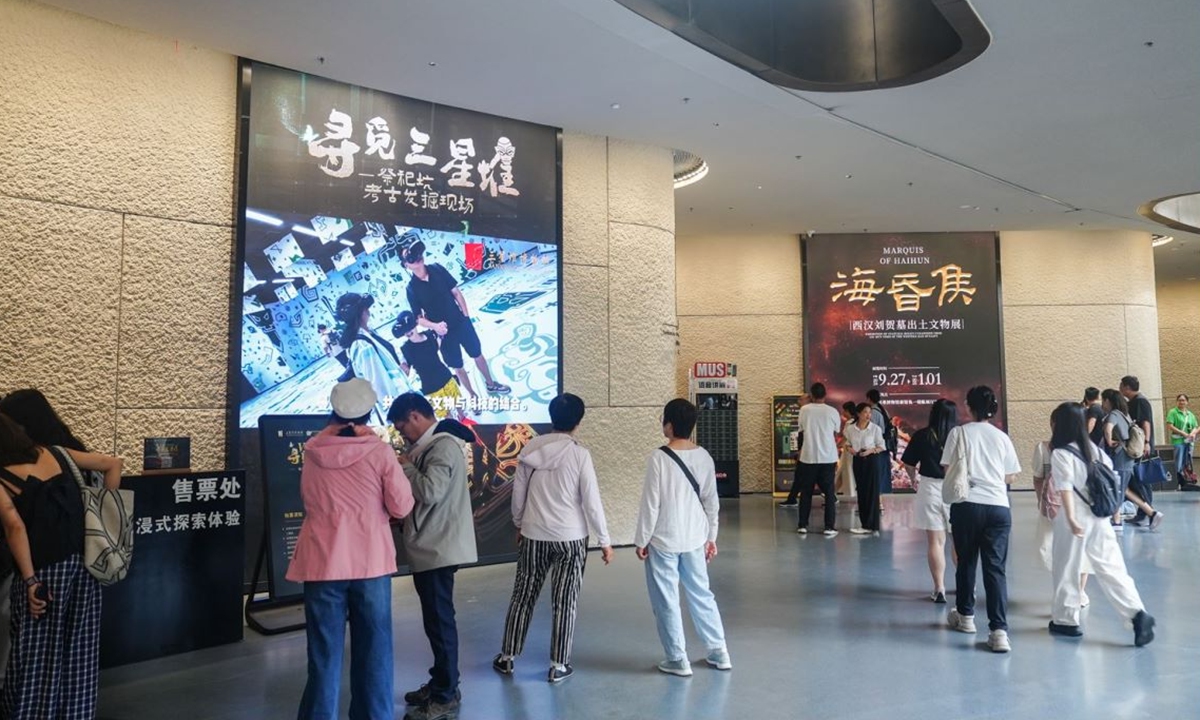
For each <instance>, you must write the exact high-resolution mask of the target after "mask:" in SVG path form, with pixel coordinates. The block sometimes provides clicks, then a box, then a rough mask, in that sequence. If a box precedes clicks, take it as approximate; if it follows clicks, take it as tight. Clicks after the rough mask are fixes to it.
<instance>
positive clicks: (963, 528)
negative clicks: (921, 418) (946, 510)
mask: <svg viewBox="0 0 1200 720" xmlns="http://www.w3.org/2000/svg"><path fill="white" fill-rule="evenodd" d="M967 408H968V409H970V411H971V420H972V421H971V422H969V423H967V424H965V425H960V426H958V427H956V428H954V429H953V430H951V431H950V434H949V437H947V438H946V447H945V448H944V449H943V450H942V465H943V467H947V468H948V467H950V466H951V465H952V464H957V463H960V462H962V463H966V466H965V468H964V470H965V472H966V474H967V478H968V480H969V481H970V489H969V490H968V492H967V497H966V499H965V500H964V501H962V502H956V503H954V504H953V505H951V506H950V525H951V534H952V536H953V537H954V549H955V552H957V553H958V567H957V569H956V570H955V573H954V581H955V582H954V584H955V590H956V592H957V595H956V597H955V599H954V603H955V606H954V608H953V609H952V610H951V611H950V613H949V615H948V616H947V618H946V621H947V623H948V624H949V625H950V628H951V629H952V630H956V631H958V632H961V633H969V634H971V635H974V634H975V569H976V567H977V566H978V565H979V564H980V560H982V561H983V563H982V564H983V591H984V593H985V594H986V595H987V614H988V629H989V630H990V633H989V634H988V640H987V644H988V647H989V648H991V650H992V652H998V653H1006V652H1009V651H1010V650H1012V646H1011V645H1010V644H1009V639H1008V580H1007V577H1006V576H1005V564H1006V563H1007V562H1008V538H1009V535H1010V534H1011V532H1012V511H1011V510H1010V509H1009V502H1008V485H1009V484H1010V483H1011V482H1012V479H1013V477H1014V476H1015V475H1016V474H1017V473H1019V472H1021V463H1020V461H1018V460H1017V451H1016V449H1015V448H1014V447H1013V444H1012V440H1011V439H1009V437H1008V435H1006V434H1005V433H1004V431H1003V430H1001V429H1000V428H997V427H996V426H994V425H992V424H991V422H990V420H991V419H992V418H994V417H995V416H996V413H997V412H998V411H999V410H1000V403H999V402H997V401H996V393H995V392H994V391H993V390H992V389H991V388H990V387H987V386H986V385H979V386H976V387H973V388H971V389H970V391H968V392H967Z"/></svg>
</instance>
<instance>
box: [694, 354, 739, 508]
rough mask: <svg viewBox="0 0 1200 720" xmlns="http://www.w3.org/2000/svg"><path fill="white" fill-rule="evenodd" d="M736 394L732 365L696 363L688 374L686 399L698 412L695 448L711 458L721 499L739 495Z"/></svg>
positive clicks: (735, 376) (735, 371) (735, 374)
mask: <svg viewBox="0 0 1200 720" xmlns="http://www.w3.org/2000/svg"><path fill="white" fill-rule="evenodd" d="M737 391H738V386H737V365H734V364H732V363H725V362H698V363H696V364H695V365H694V366H692V369H691V370H690V371H689V372H688V396H689V399H690V400H691V401H692V402H693V403H695V404H696V407H697V408H698V409H699V411H700V412H699V415H698V416H697V418H696V444H697V445H699V446H700V447H702V448H704V449H705V450H707V451H708V453H709V455H712V459H713V463H714V464H715V465H716V471H717V495H719V496H720V497H738V495H739V494H740V492H741V477H740V469H741V468H740V461H739V446H738V392H737Z"/></svg>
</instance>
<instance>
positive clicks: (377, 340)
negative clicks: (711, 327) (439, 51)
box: [232, 61, 561, 580]
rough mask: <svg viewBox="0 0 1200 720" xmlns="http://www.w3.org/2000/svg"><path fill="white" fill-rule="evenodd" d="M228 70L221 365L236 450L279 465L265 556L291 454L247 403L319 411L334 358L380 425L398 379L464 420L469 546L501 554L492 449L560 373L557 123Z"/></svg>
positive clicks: (500, 475)
mask: <svg viewBox="0 0 1200 720" xmlns="http://www.w3.org/2000/svg"><path fill="white" fill-rule="evenodd" d="M242 77H243V86H242V100H241V102H242V117H243V131H242V140H241V145H242V149H243V163H244V166H243V173H242V184H241V189H240V192H241V195H242V200H241V207H240V217H239V252H240V257H241V260H242V262H241V263H240V264H239V272H238V277H237V279H236V287H235V293H236V294H237V298H236V300H235V304H234V306H235V309H234V314H235V319H234V322H235V325H236V326H237V327H238V328H239V331H240V332H239V338H240V347H239V348H238V351H237V353H235V356H236V358H237V360H236V362H237V366H236V368H235V369H234V370H233V373H232V375H233V376H234V377H236V378H237V379H236V381H235V394H236V395H237V403H238V411H237V415H238V421H237V423H236V424H237V426H238V427H239V428H240V429H241V430H240V432H239V433H238V436H239V440H240V442H241V444H242V445H243V448H242V452H241V455H242V458H243V462H245V458H246V457H247V456H248V455H249V454H251V453H253V454H257V453H258V452H260V451H261V452H263V453H264V455H263V460H264V462H265V464H264V466H263V472H264V473H267V474H270V473H272V472H280V471H281V469H282V471H283V472H284V476H283V477H280V478H267V479H266V480H265V487H266V490H267V494H268V497H267V498H266V503H267V506H268V509H267V518H268V520H270V521H271V523H274V524H273V525H271V526H269V527H268V529H267V531H268V534H269V535H270V536H271V537H270V538H269V542H270V544H271V548H272V559H273V562H274V564H276V565H278V564H281V563H282V562H283V560H284V558H285V557H287V556H289V555H290V551H288V550H287V548H289V547H291V546H292V545H293V544H294V542H295V533H296V532H297V531H298V524H299V522H300V521H301V520H302V517H299V516H295V515H294V513H296V512H298V511H297V510H296V509H294V508H291V507H290V505H289V504H290V503H295V502H298V499H299V495H298V489H297V488H295V487H294V485H295V484H296V483H297V482H298V479H299V472H300V471H299V469H298V466H292V467H290V468H289V467H287V466H286V465H287V464H286V463H279V462H274V461H275V460H277V458H274V453H275V452H276V451H283V452H284V453H285V454H290V453H291V452H292V449H289V448H287V447H286V444H285V446H281V447H280V448H266V447H263V446H261V445H260V443H259V442H258V440H259V438H258V437H257V436H256V435H257V433H256V430H257V429H258V427H259V420H260V418H262V417H264V416H322V415H325V416H327V414H328V413H329V411H330V407H329V392H330V390H331V389H332V388H333V386H334V385H335V384H336V383H337V382H339V381H340V380H345V379H349V378H350V377H359V378H364V379H367V380H368V381H370V382H371V384H372V385H373V386H374V388H375V391H376V394H377V396H378V397H379V402H378V404H377V405H376V407H375V408H374V410H373V412H372V414H371V424H372V425H374V426H376V427H377V428H379V429H380V432H381V435H382V434H383V428H384V426H385V425H386V415H387V410H388V408H389V407H390V405H391V402H392V400H393V399H394V398H395V397H397V396H399V395H400V394H403V393H406V392H418V393H421V394H423V395H425V396H426V397H427V398H428V399H429V400H430V403H431V404H432V405H433V406H434V409H435V411H436V412H437V414H438V416H439V418H453V419H455V420H458V421H460V422H462V423H464V424H466V425H467V426H469V427H470V428H472V429H473V431H474V432H475V434H476V437H477V442H476V443H474V446H473V448H472V449H471V450H470V451H469V454H471V455H472V458H473V462H472V467H473V468H474V472H475V474H474V475H473V476H472V478H471V483H472V494H473V497H474V499H475V501H476V522H477V531H478V535H479V542H480V546H481V547H480V556H481V561H484V562H487V561H490V560H496V559H504V558H508V557H511V553H513V552H515V545H514V533H513V532H512V531H511V527H509V525H510V520H509V515H508V513H509V507H508V504H507V494H506V493H507V486H506V483H507V482H509V481H510V480H511V476H512V475H511V470H512V465H513V464H514V462H515V460H513V458H511V457H509V454H510V453H511V452H512V451H513V448H516V449H518V450H519V448H520V447H521V446H523V444H524V441H525V440H526V439H528V438H529V437H532V436H534V435H536V434H537V433H539V432H544V431H546V430H548V422H549V402H550V400H551V399H553V398H554V396H555V395H557V394H558V392H559V387H560V380H559V359H560V354H561V353H560V347H559V343H560V338H561V332H560V330H561V328H560V296H561V286H560V264H561V259H560V257H559V247H560V232H561V231H560V227H561V220H560V212H561V209H560V206H561V203H560V151H559V131H558V130H557V129H555V128H551V127H545V126H541V125H534V124H531V123H526V122H520V121H516V120H510V119H506V118H500V117H495V116H492V115H485V114H482V113H477V112H471V111H467V110H462V109H458V108H452V107H446V106H442V105H436V104H433V103H429V102H425V101H421V100H414V99H411V98H406V97H401V96H398V95H392V94H389V93H384V92H380V91H375V90H369V89H366V88H361V87H356V86H352V85H347V84H344V83H338V82H334V81H332V80H328V79H325V78H320V77H316V76H312V75H307V74H304V73H299V72H295V71H291V70H285V69H282V68H278V67H274V66H271V65H264V64H261V63H254V62H249V61H243V73H242ZM302 424H303V423H302ZM291 431H294V432H297V433H301V434H303V433H304V432H305V431H306V429H305V428H293V429H292V430H290V431H289V432H291ZM276 432H278V430H276ZM278 439H279V438H271V439H269V440H268V439H265V438H264V439H263V440H264V441H265V442H274V441H275V440H278ZM303 439H304V438H302V437H299V436H297V437H290V436H289V437H288V438H287V441H288V443H290V444H291V445H292V446H293V447H299V446H302V444H303V442H302V441H303ZM268 450H269V452H268ZM514 457H515V456H514ZM285 482H286V483H290V484H291V485H292V486H293V487H292V489H291V490H289V492H290V495H289V496H288V497H287V498H285V497H284V496H280V497H278V498H276V497H274V493H275V492H277V491H279V490H280V488H281V487H282V486H281V485H280V483H285ZM274 511H279V512H283V513H285V514H283V515H277V517H271V515H272V514H277V513H275V512H274ZM289 513H290V514H289ZM252 542H255V540H253V539H252ZM272 575H273V576H274V577H275V579H276V580H281V579H282V574H281V569H280V568H273V573H272Z"/></svg>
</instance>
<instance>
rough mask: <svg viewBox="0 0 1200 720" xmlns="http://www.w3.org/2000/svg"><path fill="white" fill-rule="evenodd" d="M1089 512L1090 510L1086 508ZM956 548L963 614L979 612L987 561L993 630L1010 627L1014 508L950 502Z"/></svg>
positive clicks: (959, 605)
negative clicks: (979, 579)
mask: <svg viewBox="0 0 1200 720" xmlns="http://www.w3.org/2000/svg"><path fill="white" fill-rule="evenodd" d="M1085 512H1086V510H1085ZM950 527H951V531H952V533H953V536H954V550H955V552H957V553H958V566H957V567H956V568H955V572H954V581H955V583H954V584H955V591H956V597H955V604H956V608H957V610H958V614H959V615H963V616H965V617H971V616H974V615H975V568H976V567H977V566H978V565H979V562H980V560H982V561H983V591H984V593H986V594H987V613H988V629H989V630H1007V629H1008V579H1007V577H1006V575H1005V573H1006V568H1005V565H1007V564H1008V537H1009V535H1010V534H1011V533H1012V511H1011V510H1009V509H1008V508H1006V507H1004V506H1003V505H981V504H979V503H973V502H959V503H954V504H953V505H951V506H950Z"/></svg>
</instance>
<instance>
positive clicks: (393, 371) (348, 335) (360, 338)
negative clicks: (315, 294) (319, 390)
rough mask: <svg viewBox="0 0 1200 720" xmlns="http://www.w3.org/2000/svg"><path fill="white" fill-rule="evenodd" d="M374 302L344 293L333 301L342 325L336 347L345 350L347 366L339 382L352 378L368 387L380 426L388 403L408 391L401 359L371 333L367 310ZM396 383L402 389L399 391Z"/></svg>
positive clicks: (383, 341) (391, 348)
mask: <svg viewBox="0 0 1200 720" xmlns="http://www.w3.org/2000/svg"><path fill="white" fill-rule="evenodd" d="M374 304H375V298H373V297H371V296H370V295H360V294H359V293H345V294H344V295H342V296H341V297H339V298H338V301H337V317H338V319H339V320H341V321H342V326H343V327H342V334H341V337H340V338H339V344H340V345H341V346H342V347H343V348H345V350H346V354H347V355H348V356H349V358H350V365H349V366H348V367H347V368H346V372H344V373H342V376H341V377H340V378H339V380H341V381H346V380H350V379H352V378H355V377H359V378H362V379H363V380H366V381H367V382H369V383H371V388H372V389H374V390H375V395H376V397H378V398H379V404H378V405H376V407H375V408H373V411H374V412H376V413H378V416H379V417H378V420H379V422H380V423H381V424H382V423H383V418H384V416H385V415H386V414H387V409H388V408H389V407H391V403H392V401H393V400H395V399H396V398H398V397H400V395H401V394H402V393H404V392H407V391H408V389H409V388H408V380H407V377H408V376H407V375H405V374H404V370H403V369H402V368H401V367H400V364H401V363H402V362H403V359H402V358H401V357H400V354H399V353H398V352H397V351H396V346H395V345H393V344H392V343H391V342H390V341H388V340H385V339H384V338H383V337H382V336H381V335H379V334H378V333H376V332H374V331H372V330H371V306H372V305H374ZM400 383H404V385H405V387H404V388H401V387H400Z"/></svg>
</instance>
